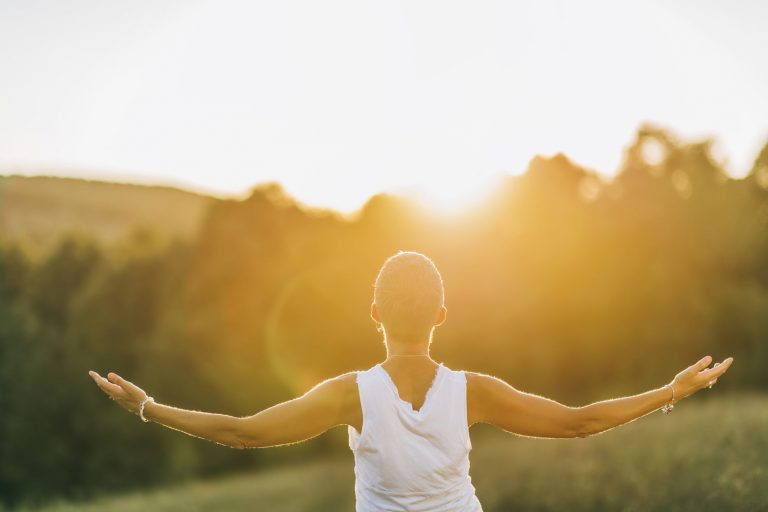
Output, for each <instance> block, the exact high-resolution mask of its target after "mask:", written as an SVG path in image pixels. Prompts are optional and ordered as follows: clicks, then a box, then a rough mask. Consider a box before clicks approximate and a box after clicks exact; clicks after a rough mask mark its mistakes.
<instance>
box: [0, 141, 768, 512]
mask: <svg viewBox="0 0 768 512" xmlns="http://www.w3.org/2000/svg"><path fill="white" fill-rule="evenodd" d="M766 155H768V146H766V150H763V151H762V152H761V153H760V155H759V156H758V158H757V159H756V161H755V166H754V169H753V171H752V172H751V173H750V175H749V176H747V177H746V178H744V179H740V180H735V179H730V178H728V177H727V176H726V174H725V173H724V172H723V170H722V166H721V165H720V164H719V163H718V162H716V161H715V159H714V158H713V157H712V155H711V151H710V143H709V142H707V141H704V142H695V143H685V142H682V141H679V140H677V138H676V137H674V136H673V135H671V134H669V133H667V132H665V131H663V130H660V129H658V128H655V127H651V126H646V127H643V128H642V129H641V130H640V131H639V132H638V134H637V138H636V140H635V141H633V142H632V144H630V146H629V147H628V148H627V150H626V154H625V159H624V162H623V164H622V168H621V172H620V173H619V174H618V176H617V177H616V178H615V179H614V180H612V181H610V182H604V181H603V180H602V179H600V178H599V177H598V176H597V175H595V174H594V173H593V172H591V171H589V170H586V169H583V168H580V167H579V166H578V165H576V164H574V163H573V162H570V161H569V160H568V159H567V158H566V157H565V156H563V155H556V156H554V157H552V158H542V157H537V158H534V159H533V160H532V161H531V164H530V166H529V169H528V170H527V172H526V173H524V174H522V175H520V176H517V177H508V178H507V179H506V180H505V181H504V182H503V183H500V184H499V187H498V190H497V191H496V192H495V194H494V195H493V197H491V198H489V200H488V201H487V202H486V204H484V205H482V206H481V207H478V208H477V209H476V210H474V211H471V212H466V213H465V214H464V215H463V216H456V217H453V218H450V219H449V218H441V217H439V216H436V215H434V214H432V213H430V212H429V211H427V210H425V209H423V208H421V207H420V206H419V205H415V204H412V203H409V202H407V201H404V200H401V199H399V198H396V197H392V196H389V195H387V194H380V195H377V196H375V197H373V198H371V200H370V201H369V202H368V203H367V204H366V205H365V206H364V207H363V208H362V209H361V210H360V211H359V212H358V213H357V215H355V216H352V217H348V218H345V217H343V216H341V215H339V214H337V213H335V212H331V211H324V210H313V209H309V208H306V207H304V206H303V205H301V204H299V203H297V202H296V201H294V200H293V199H291V198H290V197H288V196H287V195H286V194H285V193H284V191H283V190H282V189H281V188H280V186H279V185H277V184H274V183H272V184H266V185H263V186H260V187H256V188H254V189H253V190H252V191H251V195H250V197H248V198H247V199H244V200H238V201H236V200H213V199H211V200H210V201H209V202H208V203H207V204H209V206H210V208H209V209H208V210H206V211H205V215H204V217H202V218H203V219H204V221H203V223H202V225H200V226H199V230H195V232H194V233H195V236H194V237H193V238H191V239H189V240H187V241H181V240H178V239H175V237H168V236H167V229H166V228H164V227H162V226H163V225H164V224H163V223H161V226H159V229H158V230H149V229H144V230H140V229H139V230H135V229H134V230H127V231H125V234H124V236H122V237H121V238H118V239H116V240H112V242H111V243H109V244H105V243H104V238H103V237H100V236H98V234H97V236H94V237H93V238H90V237H86V236H84V235H79V236H78V235H70V236H68V237H65V238H63V239H61V240H60V241H59V242H58V243H57V244H56V245H54V246H53V249H52V250H51V251H50V252H48V253H46V256H45V257H44V258H41V259H34V258H33V259H30V258H29V256H28V255H27V253H26V252H24V250H22V248H21V245H20V244H19V245H17V244H15V243H10V242H7V243H3V244H0V385H2V387H3V389H5V390H11V392H5V393H0V411H2V419H1V420H0V502H3V503H5V504H8V505H12V504H15V503H20V502H26V503H31V504H34V503H35V502H43V501H45V500H47V499H50V498H52V497H55V496H63V497H68V498H77V497H81V498H86V497H88V496H91V495H93V494H94V493H104V492H112V491H117V490H125V489H130V488H136V487H148V486H154V485H163V484H164V483H169V482H179V481H183V480H185V479H189V478H193V477H202V476H211V475H215V474H221V473H223V472H226V471H234V470H242V469H246V468H257V467H263V466H265V465H269V466H273V465H274V464H277V463H282V462H286V461H291V460H293V461H296V460H302V459H304V458H306V457H310V456H312V455H314V454H329V453H335V452H339V451H343V450H346V447H345V445H344V442H343V440H340V439H339V438H338V437H334V436H323V437H320V438H318V439H316V440H314V441H313V442H311V443H306V444H303V445H299V446H295V447H290V448H282V449H280V450H249V451H246V452H243V451H239V450H227V449H225V448H222V447H220V446H216V445H214V444H212V443H207V442H205V441H202V440H199V439H194V438H191V437H187V436H182V435H180V434H178V433H176V432H173V431H170V430H168V429H164V428H163V427H160V426H158V425H143V424H141V423H140V422H138V420H137V419H136V418H135V417H132V416H130V415H128V414H127V413H126V412H125V411H122V410H120V409H118V408H116V407H114V405H112V404H111V403H109V402H108V401H106V400H105V399H104V397H103V395H101V394H100V393H99V392H98V390H96V389H95V388H94V386H93V383H92V381H91V379H90V377H89V376H88V374H87V371H88V370H89V369H95V370H99V371H102V372H105V371H116V372H118V373H120V374H122V375H124V376H125V377H126V378H128V379H130V380H133V381H135V382H136V383H137V384H139V385H140V386H142V387H144V388H145V389H146V390H147V391H148V392H149V393H150V394H152V395H153V396H154V397H155V398H156V399H157V400H158V401H161V402H166V403H171V404H173V405H177V406H179V407H184V408H189V409H200V410H210V411H215V412H222V413H229V414H235V415H246V414H251V413H253V412H255V411H257V410H260V409H262V408H265V407H267V406H269V405H272V404H274V403H275V402H277V401H282V400H286V399H290V398H293V397H295V396H297V395H299V394H302V393H303V392H305V391H307V390H308V389H310V388H311V387H312V386H314V385H315V384H316V383H317V382H319V381H320V380H322V379H324V378H327V377H330V376H333V375H336V374H339V373H342V372H346V371H350V370H354V369H364V368H368V367H370V366H371V365H372V364H374V363H375V362H376V361H377V360H380V359H381V358H382V357H383V355H384V350H383V346H382V343H381V339H380V335H379V334H378V333H377V332H376V329H375V325H374V323H373V321H372V320H371V319H370V318H369V310H370V302H371V300H372V296H373V288H372V286H373V282H374V279H375V277H376V273H377V271H378V269H379V267H380V265H381V264H382V263H383V262H384V261H385V260H386V258H387V257H388V256H390V255H391V254H393V253H394V252H396V251H397V250H398V249H403V250H416V251H421V252H424V253H425V254H427V255H429V256H430V257H431V258H432V259H433V260H434V261H435V262H436V264H437V266H438V268H439V269H440V271H441V273H442V275H443V279H444V282H445V286H446V305H447V307H448V318H447V321H446V323H445V324H444V325H443V326H440V327H439V328H437V330H436V332H435V336H434V344H433V350H432V353H433V356H434V357H435V358H436V359H438V360H440V361H444V362H445V363H446V364H447V365H448V366H449V367H453V368H464V369H470V370H475V371H482V372H487V373H492V374H495V375H498V376H500V377H502V378H504V379H506V380H507V381H509V382H510V383H511V384H513V385H514V386H516V387H518V388H521V389H524V390H526V391H533V392H536V393H539V394H544V395H547V396H550V397H552V398H554V399H557V400H560V401H564V402H566V403H570V404H580V403H586V402H588V401H592V400H597V399H603V398H607V397H610V396H616V395H619V394H628V393H636V392H640V391H643V390H645V389H648V388H650V387H658V386H660V385H661V384H663V383H665V382H668V381H669V380H670V379H671V378H672V376H673V375H674V373H675V372H677V371H678V370H680V369H681V368H683V367H684V366H687V365H689V364H691V363H692V362H694V361H695V360H697V359H698V358H700V357H701V356H702V355H705V354H707V353H708V354H711V355H713V356H714V357H715V358H716V359H722V358H723V357H726V356H729V355H733V356H734V357H735V360H736V362H735V365H734V368H733V369H732V370H731V371H729V373H728V376H727V377H726V378H725V379H723V381H722V382H721V383H718V392H723V391H726V392H727V391H729V390H731V391H733V390H739V391H750V390H762V391H766V390H768V377H766V376H767V375H768V373H766V372H765V369H764V362H765V361H768V344H766V339H768V314H766V312H768V265H767V264H766V262H768V181H767V180H768V178H765V176H768V174H766V173H768V171H766V169H768V167H766V166H767V165H768V157H766ZM51 194H53V192H51ZM54 196H55V194H53V195H52V196H51V197H54ZM4 197H6V198H7V197H8V196H7V195H6V196H4ZM78 197H80V196H78ZM113 199H114V198H113ZM89 204H92V205H95V204H102V203H99V201H96V200H94V199H92V200H91V203H89ZM7 205H8V202H7V201H6V203H4V205H0V206H7ZM123 206H125V204H124V203H123ZM144 206H145V205H144V203H143V202H142V203H136V204H134V205H133V207H134V208H135V209H137V210H141V209H142V208H144ZM155 206H157V204H155ZM153 208H154V207H153ZM158 208H159V207H158ZM184 208H185V207H180V210H179V211H182V210H183V211H189V210H186V209H184ZM151 210H152V211H153V212H154V213H153V214H152V215H154V216H155V217H157V218H158V219H159V218H160V216H161V215H163V213H162V211H161V210H158V209H151ZM121 211H122V210H121ZM124 213H125V216H126V218H128V217H131V215H130V213H129V212H124ZM60 214H61V212H59V211H58V210H51V212H50V216H52V217H54V216H57V215H60ZM61 215H63V214H61ZM169 215H170V214H169ZM65 217H66V215H65ZM158 222H159V220H158ZM96 231H98V229H97V230H96ZM715 421H717V418H715ZM610 435H611V436H612V435H613V434H610ZM666 442H667V441H665V443H666ZM669 442H670V443H671V440H670V441H669ZM553 446H554V445H553ZM739 446H741V445H739ZM547 449H554V448H547ZM512 455H515V456H518V455H519V456H525V453H522V454H511V456H512ZM740 456H743V454H741V455H740ZM640 467H642V468H643V469H642V471H650V470H651V468H650V467H645V466H640ZM478 471H479V473H478V474H481V472H482V469H479V470H478ZM542 471H543V470H542ZM596 476H597V477H599V476H600V474H596ZM635 477H636V478H640V476H639V474H636V475H635ZM635 477H633V478H635ZM483 478H485V477H483ZM487 478H489V479H491V480H492V478H491V477H487ZM478 485H479V486H480V485H482V482H479V483H478ZM532 485H533V484H532ZM616 485H618V486H619V487H621V486H622V485H625V483H620V482H619V483H616ZM479 488H480V487H479ZM486 492H490V491H486ZM595 492H596V491H595ZM489 496H490V495H489ZM590 496H592V495H590ZM329 499H330V498H329ZM498 499H499V500H500V501H499V503H503V502H504V500H507V501H508V503H507V505H508V506H509V507H511V506H512V504H513V502H512V501H509V500H514V499H515V498H513V497H504V496H502V497H499V498H498ZM590 499H591V498H590ZM675 499H676V498H675ZM489 500H492V498H490V497H489ZM491 502H492V501H491ZM530 503H533V501H531V502H530ZM585 503H586V502H585ZM606 503H607V502H600V503H598V505H600V506H603V505H605V506H607V505H606ZM507 505H505V506H507ZM499 506H500V507H501V505H499ZM509 507H508V508H509ZM585 507H586V505H585ZM531 509H532V510H534V509H537V508H536V507H533V506H532V508H531ZM538 509H541V510H545V509H547V508H542V507H539V508H538Z"/></svg>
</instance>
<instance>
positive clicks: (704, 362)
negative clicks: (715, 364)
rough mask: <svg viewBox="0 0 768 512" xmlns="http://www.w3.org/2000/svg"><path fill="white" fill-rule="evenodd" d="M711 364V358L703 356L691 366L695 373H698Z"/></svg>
mask: <svg viewBox="0 0 768 512" xmlns="http://www.w3.org/2000/svg"><path fill="white" fill-rule="evenodd" d="M711 362H712V356H704V357H702V358H701V359H700V360H699V362H698V363H696V364H694V365H693V368H694V369H695V371H697V372H698V371H700V370H703V369H704V368H706V367H707V366H709V363H711Z"/></svg>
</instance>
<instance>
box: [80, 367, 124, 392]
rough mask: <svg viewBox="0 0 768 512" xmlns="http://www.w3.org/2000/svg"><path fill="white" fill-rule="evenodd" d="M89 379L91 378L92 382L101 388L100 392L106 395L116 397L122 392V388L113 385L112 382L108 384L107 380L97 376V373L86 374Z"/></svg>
mask: <svg viewBox="0 0 768 512" xmlns="http://www.w3.org/2000/svg"><path fill="white" fill-rule="evenodd" d="M88 373H89V374H90V375H91V377H93V380H94V381H95V382H96V385H97V386H99V388H101V390H102V391H104V392H105V393H106V394H108V395H110V396H111V395H116V394H118V393H120V391H122V388H121V387H120V386H118V385H117V384H113V383H112V382H109V381H108V380H107V379H105V378H104V377H102V376H101V375H99V374H98V373H96V372H94V371H90V372H88Z"/></svg>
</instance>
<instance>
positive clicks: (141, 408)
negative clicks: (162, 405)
mask: <svg viewBox="0 0 768 512" xmlns="http://www.w3.org/2000/svg"><path fill="white" fill-rule="evenodd" d="M154 401H155V399H154V398H152V397H151V396H148V397H146V398H145V399H144V400H142V401H141V403H140V404H139V418H141V421H143V422H144V423H146V422H148V421H149V420H148V419H147V418H145V417H144V406H145V405H147V403H149V402H154Z"/></svg>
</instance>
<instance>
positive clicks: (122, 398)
mask: <svg viewBox="0 0 768 512" xmlns="http://www.w3.org/2000/svg"><path fill="white" fill-rule="evenodd" d="M88 375H90V376H91V378H93V380H94V382H96V385H97V386H99V388H101V390H102V391H103V392H104V393H106V395H107V396H108V397H109V398H110V399H111V400H114V401H115V402H117V403H118V404H120V406H121V407H123V408H125V409H127V410H129V411H131V412H132V413H134V414H139V404H141V401H142V400H144V399H145V398H146V397H147V394H146V393H145V392H144V390H143V389H141V388H140V387H138V386H136V385H135V384H133V383H131V382H128V381H127V380H125V379H124V378H122V377H120V376H119V375H118V374H116V373H112V372H110V373H108V374H107V378H106V379H105V378H104V377H102V376H101V375H99V374H98V373H96V372H94V371H93V370H91V371H89V372H88Z"/></svg>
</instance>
